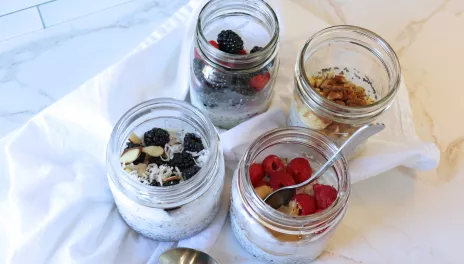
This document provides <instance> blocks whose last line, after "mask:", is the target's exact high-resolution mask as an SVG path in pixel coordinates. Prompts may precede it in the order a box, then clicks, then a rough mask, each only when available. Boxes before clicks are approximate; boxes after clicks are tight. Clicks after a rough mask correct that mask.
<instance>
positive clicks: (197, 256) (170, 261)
mask: <svg viewBox="0 0 464 264" xmlns="http://www.w3.org/2000/svg"><path fill="white" fill-rule="evenodd" d="M158 263H159V264H192V263H193V264H218V263H217V261H216V260H214V258H213V257H211V256H210V255H208V254H206V253H205V252H202V251H199V250H196V249H193V248H173V249H170V250H168V251H165V252H164V253H163V254H161V255H160V257H159V259H158Z"/></svg>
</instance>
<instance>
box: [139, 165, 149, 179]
mask: <svg viewBox="0 0 464 264" xmlns="http://www.w3.org/2000/svg"><path fill="white" fill-rule="evenodd" d="M147 167H148V166H147V164H145V163H139V164H137V174H138V175H139V176H142V175H143V174H144V173H145V172H146V171H147Z"/></svg>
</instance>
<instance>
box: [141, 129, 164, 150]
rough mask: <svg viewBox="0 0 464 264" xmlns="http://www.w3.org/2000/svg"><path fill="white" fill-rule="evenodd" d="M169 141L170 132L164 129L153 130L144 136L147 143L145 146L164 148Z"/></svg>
mask: <svg viewBox="0 0 464 264" xmlns="http://www.w3.org/2000/svg"><path fill="white" fill-rule="evenodd" d="M169 140H170V138H169V133H168V131H166V130H164V129H162V128H153V129H152V130H150V131H147V132H145V134H144V135H143V142H144V143H145V146H160V147H164V145H166V144H167V143H168V142H169Z"/></svg>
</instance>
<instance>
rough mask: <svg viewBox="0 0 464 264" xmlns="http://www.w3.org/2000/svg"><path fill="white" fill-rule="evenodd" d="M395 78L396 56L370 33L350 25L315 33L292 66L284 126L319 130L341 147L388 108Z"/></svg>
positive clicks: (397, 74)
mask: <svg viewBox="0 0 464 264" xmlns="http://www.w3.org/2000/svg"><path fill="white" fill-rule="evenodd" d="M400 73H401V71H400V65H399V62H398V59H397V57H396V54H395V52H394V51H393V49H392V48H391V47H390V46H389V45H388V43H386V42H385V40H383V39H382V38H381V37H379V36H378V35H376V34H375V33H373V32H371V31H368V30H366V29H363V28H359V27H354V26H335V27H330V28H327V29H324V30H322V31H319V32H318V33H316V34H315V35H314V36H312V37H311V38H310V39H309V40H308V41H307V42H306V44H305V45H304V47H303V49H302V50H301V52H300V55H299V56H298V59H297V62H296V66H295V90H294V100H292V103H291V107H290V113H289V118H288V125H289V126H302V127H307V128H310V129H313V130H318V131H320V132H321V133H324V134H325V135H327V136H329V137H330V138H331V139H332V140H334V141H335V142H336V143H337V144H338V145H341V144H343V142H344V141H345V140H346V139H347V138H348V137H349V136H351V135H352V134H353V132H355V131H356V130H357V129H358V128H359V127H360V126H363V125H365V124H367V123H370V122H373V121H375V120H376V119H377V118H378V117H379V116H380V115H381V114H382V113H384V112H385V111H386V110H387V109H388V108H389V107H390V105H391V104H392V102H393V99H394V98H395V96H396V94H397V92H398V89H399V83H400Z"/></svg>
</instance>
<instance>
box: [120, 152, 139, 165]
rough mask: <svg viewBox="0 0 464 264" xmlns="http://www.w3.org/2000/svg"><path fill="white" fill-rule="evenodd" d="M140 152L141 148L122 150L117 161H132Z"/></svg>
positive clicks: (126, 162)
mask: <svg viewBox="0 0 464 264" xmlns="http://www.w3.org/2000/svg"><path fill="white" fill-rule="evenodd" d="M141 153H142V150H141V148H130V149H127V150H126V151H124V152H123V153H122V155H121V157H120V158H119V162H121V163H124V164H128V163H132V162H134V161H135V160H136V159H137V158H138V157H139V156H140V154H141Z"/></svg>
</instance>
